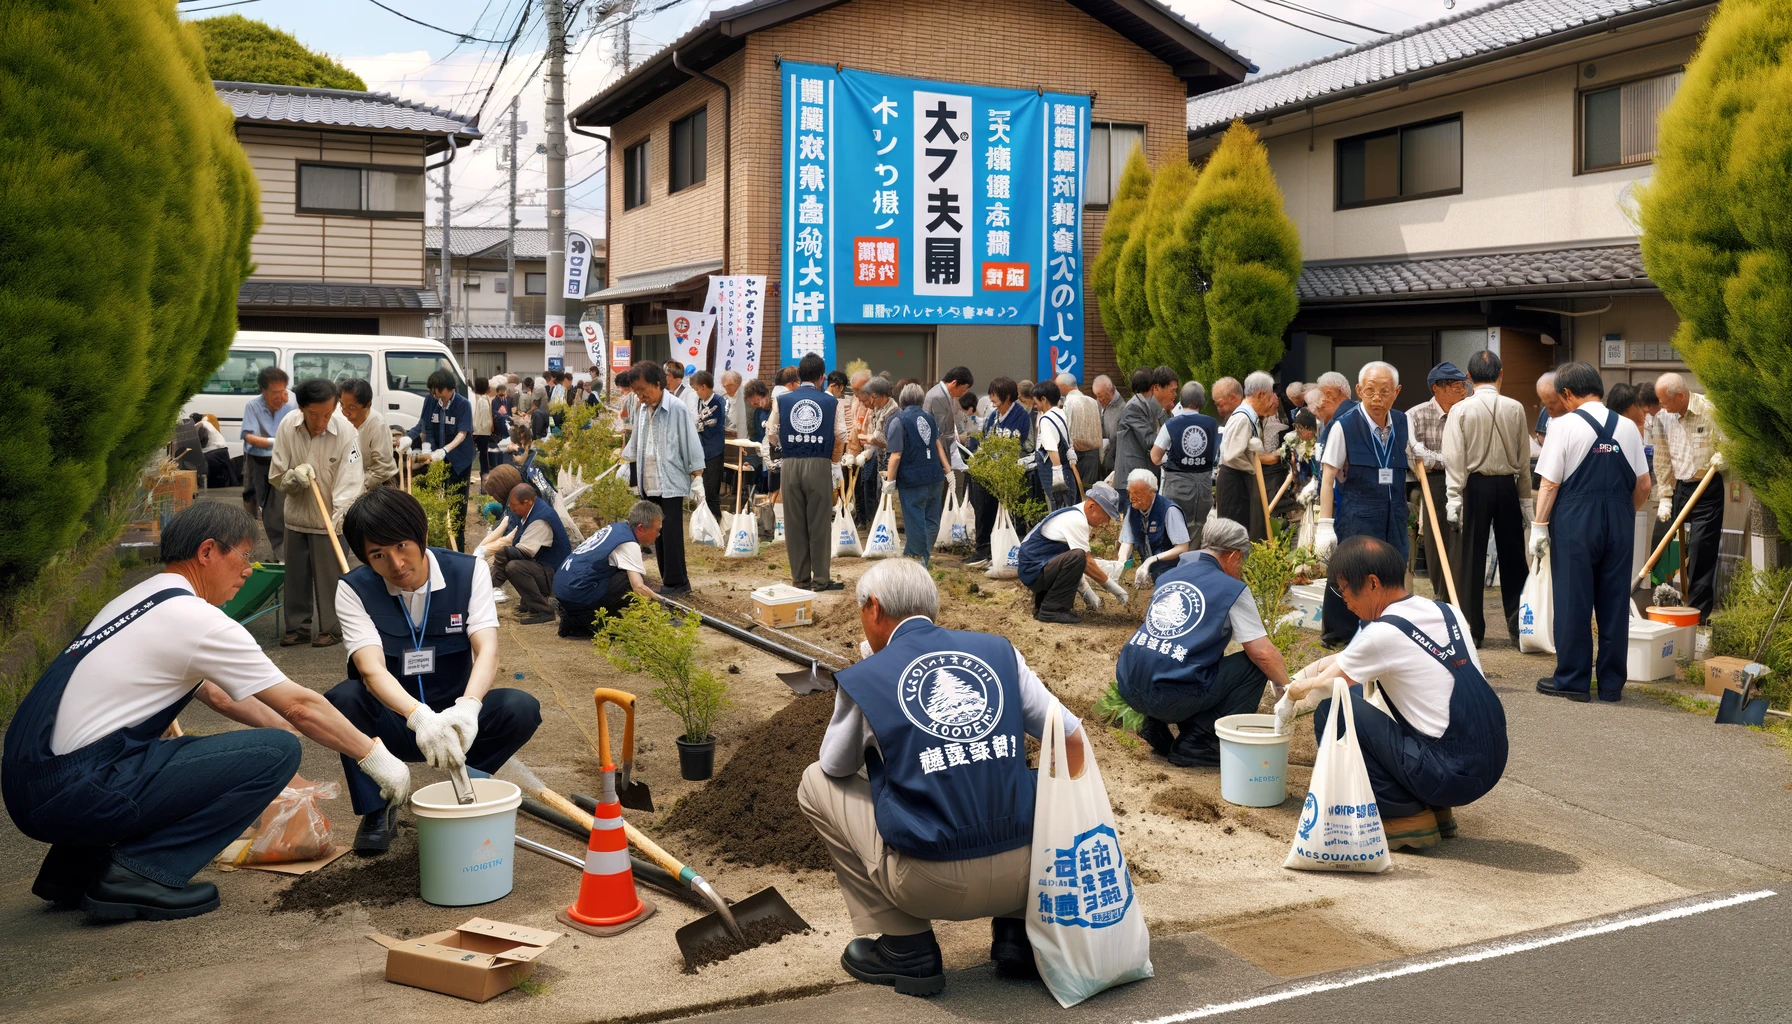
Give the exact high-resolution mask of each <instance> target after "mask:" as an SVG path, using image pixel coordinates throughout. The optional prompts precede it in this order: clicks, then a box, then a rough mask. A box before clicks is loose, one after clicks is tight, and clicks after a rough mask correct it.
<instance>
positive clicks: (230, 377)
mask: <svg viewBox="0 0 1792 1024" xmlns="http://www.w3.org/2000/svg"><path fill="white" fill-rule="evenodd" d="M279 364H280V355H279V353H277V352H268V351H263V350H261V349H245V348H233V349H231V350H230V354H229V355H228V356H225V357H224V365H223V366H220V367H218V368H217V369H216V370H213V371H212V375H211V379H209V380H207V381H206V382H205V386H204V387H202V388H200V389H199V393H200V394H202V395H255V394H260V391H259V390H258V389H257V388H256V387H255V376H256V374H258V373H260V372H261V371H262V370H263V369H264V368H266V367H269V366H278V365H279Z"/></svg>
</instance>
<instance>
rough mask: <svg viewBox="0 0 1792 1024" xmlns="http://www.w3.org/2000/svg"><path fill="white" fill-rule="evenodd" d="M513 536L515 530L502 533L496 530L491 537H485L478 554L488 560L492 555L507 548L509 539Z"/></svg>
mask: <svg viewBox="0 0 1792 1024" xmlns="http://www.w3.org/2000/svg"><path fill="white" fill-rule="evenodd" d="M515 536H516V531H515V530H507V531H504V532H502V533H500V532H499V531H498V530H493V531H492V532H491V535H490V536H488V537H486V538H485V540H484V541H482V542H481V543H480V545H479V553H480V554H482V555H484V556H486V557H487V558H490V557H491V556H492V555H494V554H496V553H498V552H499V551H502V550H504V549H505V548H506V547H509V546H510V543H511V538H513V537H515Z"/></svg>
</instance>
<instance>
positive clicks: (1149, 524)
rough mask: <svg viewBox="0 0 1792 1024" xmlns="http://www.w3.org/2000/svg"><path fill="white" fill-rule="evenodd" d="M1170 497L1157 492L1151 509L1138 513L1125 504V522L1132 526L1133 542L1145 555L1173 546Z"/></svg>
mask: <svg viewBox="0 0 1792 1024" xmlns="http://www.w3.org/2000/svg"><path fill="white" fill-rule="evenodd" d="M1173 507H1174V506H1173V505H1172V504H1171V502H1170V499H1168V498H1166V497H1164V496H1163V495H1161V494H1159V495H1157V497H1156V498H1154V499H1153V500H1152V502H1151V511H1150V513H1148V514H1146V515H1140V514H1139V510H1138V509H1136V508H1133V507H1132V505H1130V504H1128V505H1127V506H1126V522H1127V525H1129V526H1131V527H1132V539H1133V543H1134V544H1135V545H1137V546H1138V547H1140V548H1142V549H1144V551H1145V553H1146V554H1147V555H1155V554H1157V553H1159V552H1161V551H1168V550H1169V549H1170V548H1172V547H1175V545H1174V544H1172V543H1171V541H1170V509H1171V508H1173Z"/></svg>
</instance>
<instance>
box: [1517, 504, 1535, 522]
mask: <svg viewBox="0 0 1792 1024" xmlns="http://www.w3.org/2000/svg"><path fill="white" fill-rule="evenodd" d="M1518 511H1520V512H1522V513H1524V524H1525V525H1526V526H1529V525H1531V520H1533V519H1536V518H1537V499H1535V498H1525V499H1523V500H1522V501H1520V502H1519V503H1518Z"/></svg>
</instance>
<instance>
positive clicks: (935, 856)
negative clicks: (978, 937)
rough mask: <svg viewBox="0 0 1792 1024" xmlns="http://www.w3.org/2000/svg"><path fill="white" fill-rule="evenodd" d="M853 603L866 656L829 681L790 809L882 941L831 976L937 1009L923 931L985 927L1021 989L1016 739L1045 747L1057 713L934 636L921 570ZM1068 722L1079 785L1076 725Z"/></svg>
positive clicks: (980, 654) (897, 563) (1026, 785)
mask: <svg viewBox="0 0 1792 1024" xmlns="http://www.w3.org/2000/svg"><path fill="white" fill-rule="evenodd" d="M857 596H858V603H859V621H860V622H861V623H862V624H863V625H864V628H865V637H866V643H865V644H864V645H861V651H868V652H869V653H867V654H866V656H865V658H864V660H862V661H860V662H859V663H858V664H856V665H853V666H852V667H851V668H848V669H845V670H844V671H842V672H840V673H839V674H837V675H836V676H835V677H834V679H835V682H837V683H838V684H839V689H838V690H837V691H836V692H835V695H834V717H833V721H832V722H830V723H829V725H828V729H827V732H826V733H825V734H824V735H823V736H822V739H821V754H820V759H819V760H818V761H816V763H814V764H812V765H810V766H809V768H808V770H807V771H805V772H804V773H803V781H802V784H801V785H799V786H798V787H797V794H796V798H797V803H798V805H799V806H801V807H802V809H803V813H804V814H806V815H808V817H809V820H810V821H811V822H812V823H814V825H815V830H816V831H817V832H819V833H820V834H821V838H822V841H823V842H825V843H826V844H827V847H828V852H829V853H830V854H831V855H832V856H833V858H834V876H835V877H836V878H838V879H839V881H840V889H841V893H842V895H844V896H845V897H846V907H847V911H848V912H849V913H850V914H851V915H852V926H853V930H854V931H856V932H857V933H858V934H859V935H860V936H870V935H872V934H873V933H877V934H878V937H877V938H875V939H873V938H868V937H861V938H857V939H854V940H853V941H852V942H851V943H849V944H848V945H847V947H846V951H845V952H844V953H842V954H841V955H840V965H841V966H842V967H844V968H845V969H846V972H847V973H848V974H850V975H852V976H853V977H855V978H857V979H859V980H860V981H866V982H870V983H872V984H876V985H891V986H894V987H895V989H896V991H898V992H901V993H903V994H905V995H917V996H925V995H934V994H936V993H938V992H939V991H941V990H942V989H944V988H945V987H946V976H945V971H944V969H943V967H942V965H941V961H940V946H939V943H938V942H937V941H936V940H935V939H934V937H933V928H932V922H933V921H935V920H944V921H974V920H978V919H981V918H985V917H989V918H994V921H993V922H992V931H993V933H994V939H993V941H992V942H991V944H990V950H989V955H990V959H991V960H994V961H995V962H996V966H997V967H998V968H999V969H1001V970H1003V971H1004V972H1012V973H1017V974H1022V975H1025V974H1030V973H1032V971H1033V970H1034V967H1033V949H1032V945H1031V944H1030V943H1029V942H1028V941H1027V928H1026V923H1025V921H1024V920H1023V918H1022V916H1021V915H1022V913H1023V912H1024V911H1025V909H1026V900H1027V896H1028V891H1029V888H1030V883H1031V881H1032V879H1031V875H1032V870H1031V868H1032V863H1031V862H1032V845H1033V799H1034V774H1033V772H1032V770H1030V769H1029V768H1028V767H1027V757H1026V745H1025V740H1024V739H1022V734H1023V733H1024V734H1025V735H1028V736H1034V737H1038V736H1040V735H1042V734H1043V733H1044V731H1045V725H1046V722H1047V719H1046V715H1048V714H1050V713H1051V712H1052V711H1053V710H1054V709H1058V708H1061V707H1062V705H1060V704H1059V703H1058V702H1057V700H1056V699H1055V698H1053V697H1052V695H1051V694H1050V693H1049V692H1048V691H1047V690H1046V688H1045V685H1044V684H1043V683H1041V682H1040V681H1039V677H1038V676H1037V675H1034V674H1033V670H1032V669H1030V668H1028V667H1027V663H1026V659H1024V658H1022V657H1021V655H1020V652H1018V651H1016V650H1015V649H1014V647H1013V645H1011V644H1009V643H1008V641H1006V640H1004V639H1002V638H1001V637H999V636H993V635H990V634H987V633H969V632H959V631H957V630H950V629H942V628H940V627H939V626H938V625H935V624H934V622H933V621H932V620H933V619H934V618H935V617H936V616H937V615H938V614H939V591H938V590H937V589H936V588H935V587H934V583H933V578H932V577H931V576H929V575H928V573H927V570H926V569H924V568H922V567H921V564H920V563H919V562H915V561H911V560H909V559H905V558H892V559H889V560H887V561H882V562H878V563H877V564H876V565H874V566H872V567H871V569H869V570H868V571H866V573H865V575H863V576H861V577H860V578H859V584H858V595H857ZM1062 714H1063V716H1064V718H1063V721H1064V731H1065V734H1066V735H1065V741H1066V742H1065V750H1066V754H1067V755H1068V757H1069V765H1068V766H1069V768H1070V771H1071V773H1072V774H1073V775H1074V774H1077V773H1080V772H1081V771H1082V770H1083V733H1082V725H1081V723H1079V722H1078V721H1077V720H1076V719H1075V718H1074V717H1072V715H1071V714H1070V712H1068V711H1064V712H1062ZM861 770H863V771H864V772H865V773H866V776H867V777H868V779H867V777H861V776H860V774H859V773H860V771H861Z"/></svg>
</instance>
